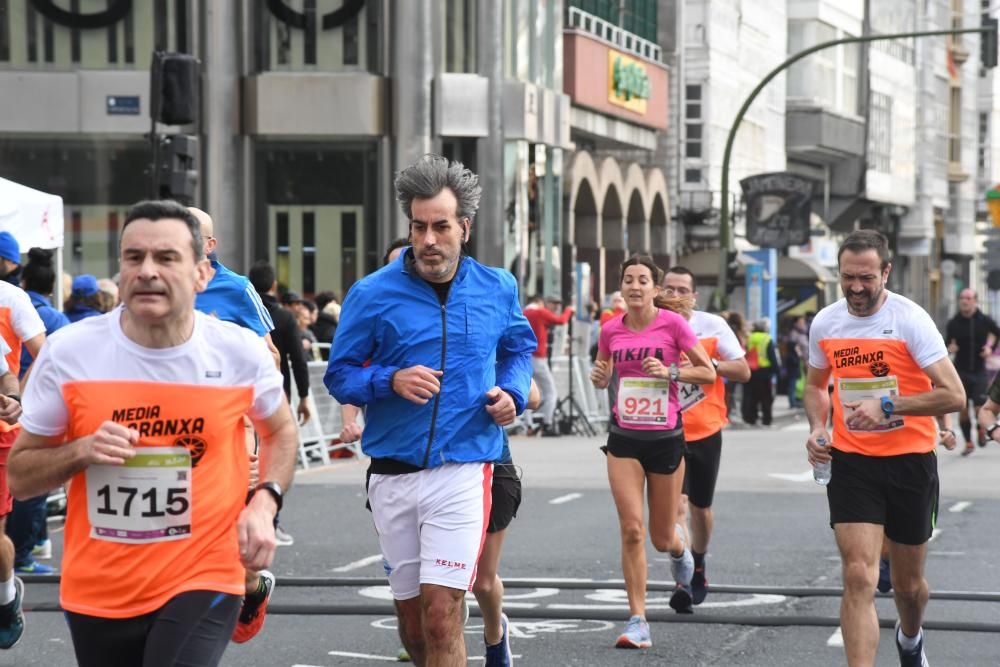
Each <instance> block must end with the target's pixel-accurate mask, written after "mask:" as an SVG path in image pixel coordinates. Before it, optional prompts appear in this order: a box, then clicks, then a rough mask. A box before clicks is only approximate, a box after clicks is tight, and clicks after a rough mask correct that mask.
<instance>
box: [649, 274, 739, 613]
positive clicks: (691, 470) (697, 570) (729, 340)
mask: <svg viewBox="0 0 1000 667" xmlns="http://www.w3.org/2000/svg"><path fill="white" fill-rule="evenodd" d="M663 293H664V295H666V296H667V297H675V298H678V299H693V300H694V301H695V302H697V298H698V289H697V285H696V283H695V277H694V274H693V273H691V271H690V270H689V269H686V268H684V267H683V266H674V267H671V268H670V269H669V270H668V271H667V273H666V276H665V277H664V282H663ZM687 319H688V324H690V325H691V329H692V330H693V331H694V333H695V336H697V337H698V342H699V343H701V346H702V348H703V349H704V350H705V354H707V355H708V358H709V359H710V360H711V362H712V365H713V366H714V367H715V372H716V375H717V377H716V380H715V383H714V384H711V385H699V384H681V385H680V387H679V388H678V393H679V395H680V408H681V413H682V415H683V421H684V439H685V441H686V442H687V447H686V448H685V451H684V462H685V468H684V493H683V495H682V496H681V503H680V522H681V525H682V526H684V525H687V514H688V513H689V511H688V510H689V508H690V516H691V555H692V556H693V557H694V575H692V577H691V587H690V589H688V588H687V587H685V586H683V585H678V587H677V589H676V590H675V591H674V594H673V596H672V597H671V601H670V606H671V607H672V608H673V609H675V610H677V611H678V612H681V613H684V612H690V611H691V604H692V603H693V604H695V605H699V604H701V603H702V602H703V601H704V600H705V596H706V595H708V578H707V577H706V576H705V571H706V567H705V554H707V553H708V544H709V541H710V540H711V539H712V527H713V526H714V525H715V515H714V514H713V512H712V500H713V498H714V497H715V483H716V481H717V480H718V478H719V461H720V459H721V457H722V429H723V428H724V427H725V425H726V424H728V423H729V419H728V418H727V417H726V412H727V411H726V386H725V382H724V381H723V378H725V379H726V380H729V381H730V382H746V381H747V380H749V379H750V367H749V366H748V365H747V361H746V358H745V357H746V355H745V354H744V352H743V346H742V345H740V341H739V340H737V338H736V335H735V334H734V333H733V330H732V329H731V328H730V327H729V323H728V322H726V321H725V320H724V319H722V318H721V317H719V316H718V315H712V314H711V313H705V312H702V311H700V310H693V311H691V314H690V316H689V317H688V318H687ZM690 365H691V362H690V361H689V360H688V359H687V357H686V356H684V357H681V361H680V363H679V364H678V366H680V367H681V368H687V367H689V366H690Z"/></svg>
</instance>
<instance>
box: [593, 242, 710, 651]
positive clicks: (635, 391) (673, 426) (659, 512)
mask: <svg viewBox="0 0 1000 667" xmlns="http://www.w3.org/2000/svg"><path fill="white" fill-rule="evenodd" d="M662 279H663V272H662V271H661V270H660V269H659V268H658V267H657V266H656V264H655V263H654V262H653V260H652V258H650V257H647V256H645V255H635V256H633V257H631V258H630V259H628V260H626V261H625V263H624V264H622V267H621V291H622V296H623V297H624V298H625V302H626V304H627V306H628V310H627V311H626V312H625V314H624V315H620V316H618V317H614V318H612V319H610V320H608V321H607V322H605V323H604V326H602V327H601V336H600V341H599V344H598V353H597V361H596V362H594V368H593V370H592V371H591V374H590V380H591V382H593V384H594V386H595V387H597V388H598V389H605V388H607V387H609V386H610V387H611V388H612V391H611V397H612V401H611V404H612V409H611V419H610V423H609V429H608V430H609V435H608V441H607V445H606V446H604V447H602V450H603V451H604V452H605V454H607V465H608V482H609V483H610V485H611V494H612V496H613V497H614V500H615V507H616V508H617V510H618V523H619V529H620V533H621V545H622V573H623V574H624V577H625V590H626V592H627V594H628V602H629V610H630V613H631V617H630V618H629V620H628V622H627V623H626V624H625V631H624V632H623V633H622V634H621V635H620V636H619V637H618V640H617V642H616V643H615V646H617V647H618V648H649V647H650V646H652V645H653V642H652V638H651V637H650V632H649V624H648V623H647V622H646V578H647V567H646V528H645V525H644V523H643V504H644V495H645V492H646V491H647V489H646V487H647V485H648V498H649V501H648V504H649V536H650V539H651V540H652V543H653V548H655V549H656V550H657V551H659V552H669V553H670V569H671V573H672V574H673V577H674V580H675V581H676V582H677V584H678V585H681V586H690V585H691V576H692V574H693V573H694V559H693V558H692V556H691V550H690V549H689V548H688V545H687V544H686V543H685V539H684V530H683V528H682V527H681V526H680V524H678V523H677V511H678V506H679V504H680V495H681V486H682V485H683V482H684V432H683V429H682V428H681V426H680V424H679V420H680V404H679V395H678V387H679V386H680V385H679V383H681V382H686V383H695V384H707V385H711V384H713V383H714V382H715V379H716V375H715V369H714V368H713V367H712V363H711V361H710V360H709V357H708V355H707V354H705V351H704V350H703V349H702V347H701V345H700V344H699V343H698V338H697V337H696V336H695V334H694V331H692V330H691V327H690V326H689V325H688V323H687V320H685V319H684V316H682V315H679V314H678V313H676V312H673V310H668V309H665V307H672V308H677V309H679V310H684V305H685V304H682V303H678V302H679V301H680V300H678V299H666V300H661V299H660V298H659V296H660V295H659V291H660V283H661V281H662ZM686 301H687V304H686V305H687V306H688V307H690V305H691V304H690V301H691V299H687V300H686ZM682 354H686V355H687V357H688V359H689V360H690V361H691V366H690V367H687V368H680V367H679V366H678V363H679V362H680V360H681V355H682Z"/></svg>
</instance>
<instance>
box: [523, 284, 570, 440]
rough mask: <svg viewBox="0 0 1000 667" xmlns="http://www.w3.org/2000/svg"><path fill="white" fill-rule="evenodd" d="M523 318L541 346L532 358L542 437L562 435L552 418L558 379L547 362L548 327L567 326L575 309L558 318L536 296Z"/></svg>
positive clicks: (526, 308)
mask: <svg viewBox="0 0 1000 667" xmlns="http://www.w3.org/2000/svg"><path fill="white" fill-rule="evenodd" d="M524 316H525V317H527V318H528V324H530V325H531V330H532V331H533V332H534V334H535V338H537V339H538V347H537V348H535V352H534V354H532V355H531V369H532V372H533V377H534V379H535V384H537V385H538V390H539V391H540V392H541V394H542V403H541V405H540V406H539V408H538V412H540V413H541V415H542V436H545V437H551V436H557V435H559V431H558V430H557V429H556V428H555V426H553V424H552V418H553V415H554V414H555V411H556V400H557V398H558V395H557V393H556V380H555V378H554V377H552V369H550V368H549V359H548V356H549V355H548V348H549V344H548V337H549V336H548V334H549V327H551V326H553V325H556V324H566V323H567V322H569V318H571V317H572V316H573V309H572V308H567V309H565V310H564V311H563V312H562V315H556V314H555V313H553V312H552V311H551V310H549V309H548V308H546V307H545V301H544V300H543V299H542V297H541V296H540V295H537V294H536V295H535V296H533V297H531V298H530V299H528V303H527V305H525V306H524Z"/></svg>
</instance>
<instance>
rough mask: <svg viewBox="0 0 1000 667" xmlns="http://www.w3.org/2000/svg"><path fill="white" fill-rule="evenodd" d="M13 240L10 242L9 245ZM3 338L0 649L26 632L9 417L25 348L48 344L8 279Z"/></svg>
mask: <svg viewBox="0 0 1000 667" xmlns="http://www.w3.org/2000/svg"><path fill="white" fill-rule="evenodd" d="M12 239H13V237H11V238H10V239H8V242H7V244H8V246H9V242H10V241H11V240H12ZM15 243H16V242H15ZM8 250H9V248H8ZM18 275H20V274H18ZM0 338H3V346H2V351H3V353H4V354H3V357H4V363H5V365H6V367H7V370H8V371H9V374H10V375H11V376H12V377H13V380H11V379H8V378H7V376H6V375H4V378H5V379H4V383H3V386H2V387H0V389H2V391H3V397H0V411H2V412H3V416H2V417H0V648H10V647H11V646H13V645H14V644H16V643H17V641H18V640H19V639H20V638H21V633H22V632H23V631H24V617H23V615H22V614H21V600H22V598H23V588H24V587H23V585H22V584H21V582H20V579H18V578H17V577H15V576H14V573H13V568H14V556H15V553H14V543H13V542H12V541H11V539H10V538H9V537H7V530H6V528H7V516H8V515H9V514H10V512H11V509H12V507H13V499H12V498H11V494H10V490H9V487H8V480H7V475H8V471H9V469H8V460H7V459H8V456H9V455H10V450H11V446H12V445H13V444H14V440H15V439H16V438H17V434H18V432H19V431H20V428H21V427H20V424H18V423H17V419H10V418H9V416H10V415H11V414H12V413H13V412H17V413H19V412H20V403H21V392H20V390H19V388H18V383H17V378H18V376H19V374H20V370H21V351H22V349H26V350H27V351H28V354H30V355H31V358H32V359H37V358H38V353H39V350H40V349H41V347H42V345H43V344H44V343H45V324H44V323H43V322H42V319H41V317H39V315H38V312H37V311H36V310H35V307H34V306H33V305H31V299H30V298H29V297H28V295H27V293H26V292H25V291H24V290H22V289H21V288H20V287H15V286H14V285H12V284H11V283H9V282H7V281H5V280H4V281H0ZM15 408H16V409H15ZM15 416H16V415H15ZM36 495H38V494H36Z"/></svg>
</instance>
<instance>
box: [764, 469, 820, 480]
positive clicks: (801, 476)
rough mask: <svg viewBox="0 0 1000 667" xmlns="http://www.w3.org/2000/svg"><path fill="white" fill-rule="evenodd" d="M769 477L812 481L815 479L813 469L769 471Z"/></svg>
mask: <svg viewBox="0 0 1000 667" xmlns="http://www.w3.org/2000/svg"><path fill="white" fill-rule="evenodd" d="M767 476H768V477H774V478H775V479H784V480H787V481H789V482H811V481H813V471H812V470H807V471H806V472H795V473H791V472H769V473H767Z"/></svg>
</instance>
